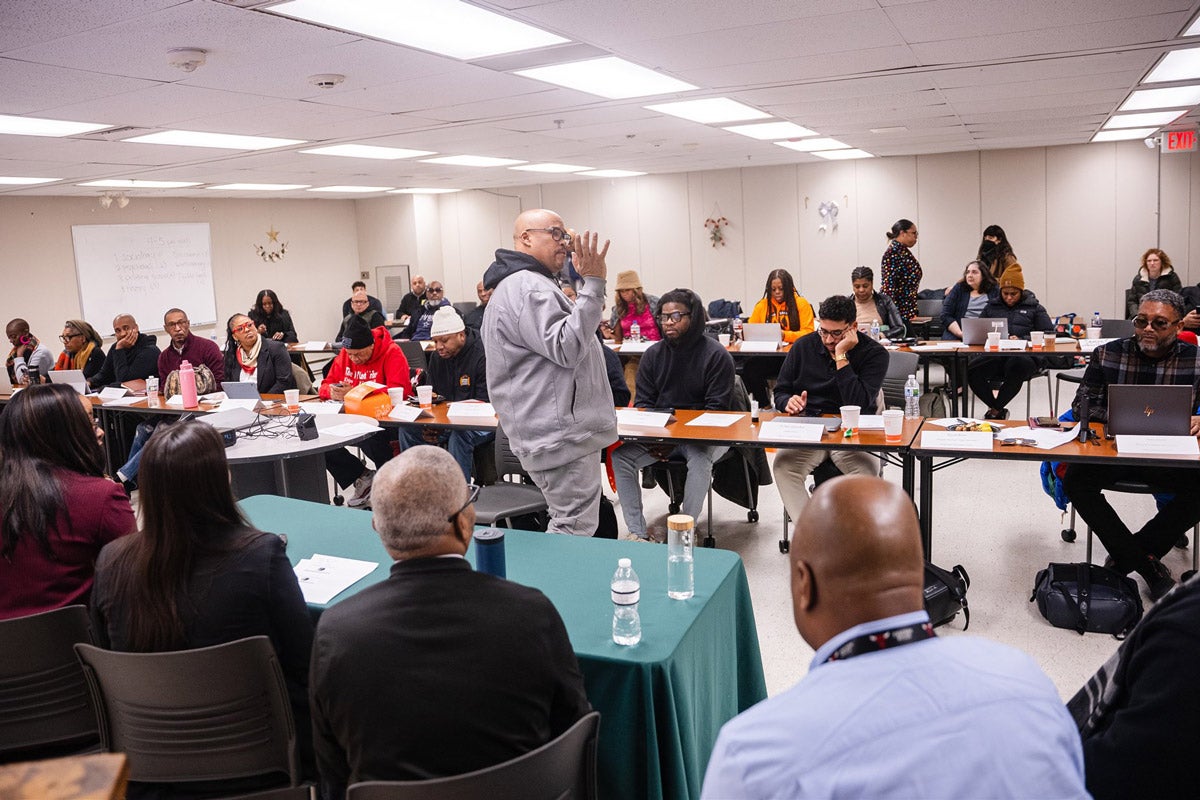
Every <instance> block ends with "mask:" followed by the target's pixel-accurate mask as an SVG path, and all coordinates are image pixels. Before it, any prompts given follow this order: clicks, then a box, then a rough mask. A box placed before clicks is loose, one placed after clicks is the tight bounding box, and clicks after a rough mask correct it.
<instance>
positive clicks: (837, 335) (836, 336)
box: [817, 327, 850, 342]
mask: <svg viewBox="0 0 1200 800" xmlns="http://www.w3.org/2000/svg"><path fill="white" fill-rule="evenodd" d="M849 332H850V329H849V328H842V329H841V330H840V331H827V330H825V329H824V328H821V327H818V328H817V335H818V336H820V337H821V338H822V339H830V340H832V341H835V342H836V341H838V340H840V339H842V338H844V337H845V336H846V334H847V333H849Z"/></svg>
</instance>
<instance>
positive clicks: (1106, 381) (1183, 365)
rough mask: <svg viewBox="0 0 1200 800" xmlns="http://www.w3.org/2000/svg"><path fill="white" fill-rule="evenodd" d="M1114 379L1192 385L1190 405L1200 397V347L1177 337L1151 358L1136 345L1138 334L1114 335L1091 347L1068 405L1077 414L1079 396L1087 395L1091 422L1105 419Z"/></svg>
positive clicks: (1148, 383) (1138, 382)
mask: <svg viewBox="0 0 1200 800" xmlns="http://www.w3.org/2000/svg"><path fill="white" fill-rule="evenodd" d="M1114 383H1135V384H1144V385H1172V386H1191V387H1192V409H1193V410H1194V409H1196V408H1197V402H1198V401H1200V348H1197V347H1196V346H1195V345H1194V344H1188V343H1187V342H1181V341H1179V340H1178V339H1176V340H1175V343H1174V344H1173V345H1172V346H1171V349H1170V350H1169V351H1168V352H1167V355H1166V356H1164V357H1163V358H1160V359H1151V358H1148V357H1147V356H1146V355H1144V354H1143V353H1142V351H1141V349H1140V348H1139V347H1138V344H1137V338H1136V337H1133V336H1131V337H1129V338H1128V339H1117V340H1116V341H1113V342H1109V343H1108V344H1105V345H1101V346H1100V347H1097V348H1096V349H1095V350H1093V351H1092V358H1091V360H1090V361H1089V362H1088V365H1087V369H1086V370H1084V373H1083V382H1082V383H1081V384H1080V385H1079V391H1078V392H1077V393H1076V394H1075V402H1074V403H1072V404H1071V409H1072V410H1073V411H1074V412H1075V415H1076V418H1078V416H1079V400H1080V398H1082V397H1083V394H1084V392H1086V393H1087V398H1088V416H1089V417H1090V418H1091V421H1093V422H1107V421H1108V387H1109V385H1110V384H1114Z"/></svg>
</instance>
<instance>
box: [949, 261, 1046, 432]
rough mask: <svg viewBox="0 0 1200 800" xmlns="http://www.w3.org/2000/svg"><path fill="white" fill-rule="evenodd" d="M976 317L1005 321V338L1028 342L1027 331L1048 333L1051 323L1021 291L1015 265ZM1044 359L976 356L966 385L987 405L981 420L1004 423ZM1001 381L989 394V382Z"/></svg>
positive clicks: (1031, 297)
mask: <svg viewBox="0 0 1200 800" xmlns="http://www.w3.org/2000/svg"><path fill="white" fill-rule="evenodd" d="M980 316H982V317H985V318H994V319H1005V320H1008V338H1010V339H1028V338H1029V332H1030V331H1044V332H1046V333H1052V332H1053V331H1054V323H1053V322H1052V321H1051V319H1050V315H1049V314H1047V313H1046V309H1045V308H1043V307H1042V304H1041V303H1039V302H1038V299H1037V297H1035V296H1034V294H1033V292H1028V291H1026V290H1025V276H1024V274H1023V273H1022V272H1021V266H1020V265H1019V264H1017V265H1014V266H1011V267H1009V268H1008V270H1007V271H1005V273H1004V277H1002V278H1001V279H1000V290H999V291H998V292H996V293H994V294H992V295H991V296H990V297H989V298H988V304H987V307H986V308H984V309H983V314H981V315H980ZM1044 364H1045V359H1043V358H1041V357H1038V356H1029V355H1006V356H980V357H977V358H973V359H972V360H971V361H970V363H969V364H968V365H967V383H968V384H969V385H970V387H971V391H973V392H975V394H976V396H977V397H979V399H980V400H982V401H983V402H985V403H987V406H988V411H987V413H986V414H984V418H985V419H1008V409H1007V408H1006V407H1005V406H1007V405H1008V404H1009V401H1011V400H1012V399H1013V398H1014V397H1016V396H1017V392H1019V391H1021V386H1022V385H1023V384H1024V383H1025V381H1027V380H1029V379H1030V378H1032V377H1033V376H1034V375H1036V374H1037V371H1038V370H1039V369H1041V368H1042V366H1043V365H1044ZM997 380H998V381H1002V383H1001V385H1000V388H999V389H998V390H996V391H995V392H993V391H992V387H991V383H992V381H997Z"/></svg>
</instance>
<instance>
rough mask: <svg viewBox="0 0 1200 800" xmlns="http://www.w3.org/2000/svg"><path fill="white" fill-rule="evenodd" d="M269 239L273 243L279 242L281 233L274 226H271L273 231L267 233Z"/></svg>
mask: <svg viewBox="0 0 1200 800" xmlns="http://www.w3.org/2000/svg"><path fill="white" fill-rule="evenodd" d="M267 238H268V239H270V240H271V241H272V242H278V241H279V231H277V230H275V226H274V225H272V226H271V230H269V231H267Z"/></svg>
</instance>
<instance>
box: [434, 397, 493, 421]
mask: <svg viewBox="0 0 1200 800" xmlns="http://www.w3.org/2000/svg"><path fill="white" fill-rule="evenodd" d="M446 416H448V417H476V418H478V417H494V416H496V409H495V408H493V407H492V404H491V403H480V402H476V401H474V400H465V401H462V402H458V403H451V404H450V407H449V408H448V409H446Z"/></svg>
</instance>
